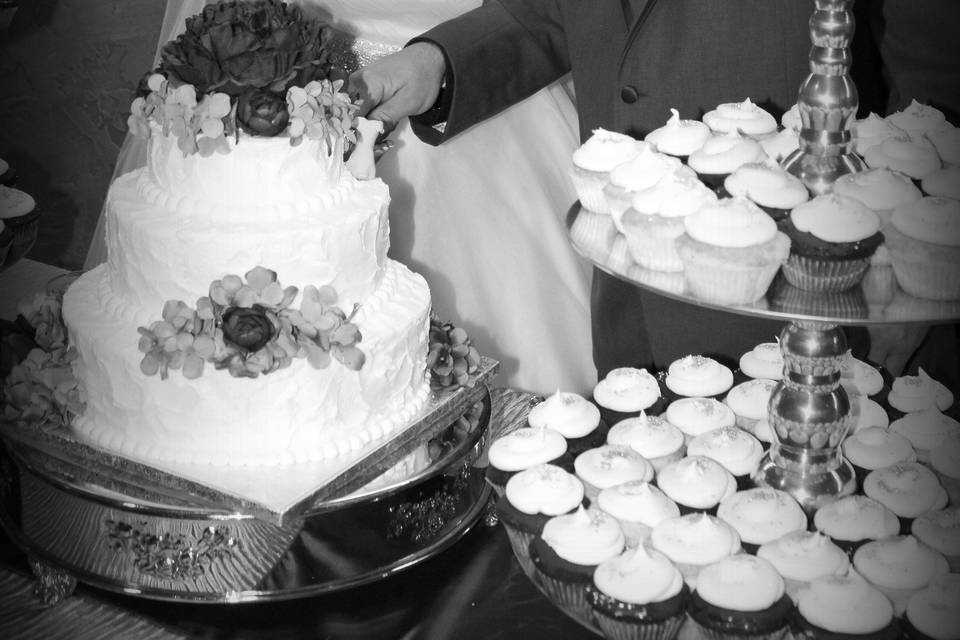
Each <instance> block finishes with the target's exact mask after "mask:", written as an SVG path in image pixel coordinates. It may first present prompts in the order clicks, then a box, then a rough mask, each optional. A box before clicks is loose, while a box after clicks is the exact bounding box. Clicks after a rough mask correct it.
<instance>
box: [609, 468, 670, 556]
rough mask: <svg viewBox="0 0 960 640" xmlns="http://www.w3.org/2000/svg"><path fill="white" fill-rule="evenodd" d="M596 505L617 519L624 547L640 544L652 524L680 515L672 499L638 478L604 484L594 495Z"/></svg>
mask: <svg viewBox="0 0 960 640" xmlns="http://www.w3.org/2000/svg"><path fill="white" fill-rule="evenodd" d="M597 507H599V508H600V509H601V510H602V511H605V512H607V513H609V514H610V515H611V516H613V517H614V518H616V519H617V522H619V523H620V528H621V529H623V536H624V540H625V544H626V546H627V547H636V546H638V545H641V544H643V543H644V542H646V540H647V538H649V537H650V532H651V531H652V530H653V528H654V527H655V526H657V525H658V524H660V523H661V522H663V521H664V520H667V519H669V518H676V517H677V516H679V515H680V509H679V508H677V505H676V503H675V502H674V501H673V500H671V499H670V498H668V497H667V495H666V494H665V493H664V492H663V491H661V490H660V489H658V488H657V487H656V485H653V484H651V483H649V482H644V481H642V480H633V481H631V482H624V483H622V484H617V485H614V486H612V487H607V488H606V489H604V490H603V491H601V492H600V494H599V495H598V496H597Z"/></svg>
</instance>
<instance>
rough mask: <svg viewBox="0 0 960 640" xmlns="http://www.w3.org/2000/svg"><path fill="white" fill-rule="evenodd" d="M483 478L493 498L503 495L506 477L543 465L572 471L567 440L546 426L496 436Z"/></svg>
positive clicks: (524, 428) (526, 428)
mask: <svg viewBox="0 0 960 640" xmlns="http://www.w3.org/2000/svg"><path fill="white" fill-rule="evenodd" d="M487 459H488V461H489V464H488V466H487V471H486V479H487V482H488V483H489V484H490V486H492V487H493V489H494V491H495V492H496V494H497V496H501V495H503V491H504V489H505V487H506V486H507V481H508V480H509V479H510V476H512V475H513V474H515V473H516V472H518V471H523V470H524V469H529V468H530V467H532V466H534V465H538V464H543V463H545V462H554V463H557V464H558V465H559V466H561V467H565V468H568V469H572V468H573V459H572V456H570V455H568V454H567V440H566V438H564V437H563V436H562V435H560V432H559V431H554V430H553V429H551V428H549V427H538V428H536V429H534V428H533V427H522V428H520V429H516V430H514V431H511V432H510V433H508V434H506V435H503V436H500V437H499V438H497V439H496V440H494V441H493V442H492V443H491V444H490V451H489V452H488V453H487Z"/></svg>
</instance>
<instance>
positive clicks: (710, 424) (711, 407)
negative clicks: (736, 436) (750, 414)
mask: <svg viewBox="0 0 960 640" xmlns="http://www.w3.org/2000/svg"><path fill="white" fill-rule="evenodd" d="M664 415H665V416H666V418H667V421H668V422H669V423H670V424H672V425H674V426H675V427H677V428H678V429H680V431H682V432H683V434H684V435H685V436H687V437H688V438H694V437H696V436H698V435H700V434H701V433H703V432H704V431H709V430H710V429H716V428H719V427H732V426H733V425H734V424H735V423H736V416H735V415H734V413H733V409H731V408H730V407H728V406H727V405H725V404H724V403H722V402H720V401H719V400H714V399H713V398H680V399H679V400H674V401H673V402H671V403H670V405H669V406H668V407H667V410H666V412H665V413H664Z"/></svg>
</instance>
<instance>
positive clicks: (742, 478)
mask: <svg viewBox="0 0 960 640" xmlns="http://www.w3.org/2000/svg"><path fill="white" fill-rule="evenodd" d="M687 453H688V454H689V455H691V456H705V457H707V458H712V459H713V460H716V461H717V462H719V463H720V464H721V465H723V468H724V469H726V470H727V471H729V472H730V473H731V474H733V477H734V479H736V481H737V488H738V489H748V488H750V487H751V486H753V480H752V476H753V473H754V472H755V471H756V470H757V467H759V466H760V458H762V457H763V445H761V444H760V441H759V440H757V438H755V437H754V436H753V435H752V434H750V433H747V432H746V431H744V430H743V429H739V428H737V427H721V428H720V429H712V430H711V431H707V432H706V433H701V434H700V435H699V436H697V437H696V438H694V439H693V440H691V441H690V444H689V445H688V446H687Z"/></svg>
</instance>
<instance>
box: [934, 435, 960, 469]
mask: <svg viewBox="0 0 960 640" xmlns="http://www.w3.org/2000/svg"><path fill="white" fill-rule="evenodd" d="M930 466H932V467H933V469H934V470H935V471H936V472H937V473H939V474H942V475H944V476H946V477H948V478H956V479H960V433H953V434H950V435H949V436H947V437H946V438H944V439H943V441H942V442H941V443H940V445H939V446H938V447H937V448H936V449H934V450H933V451H931V452H930Z"/></svg>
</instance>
